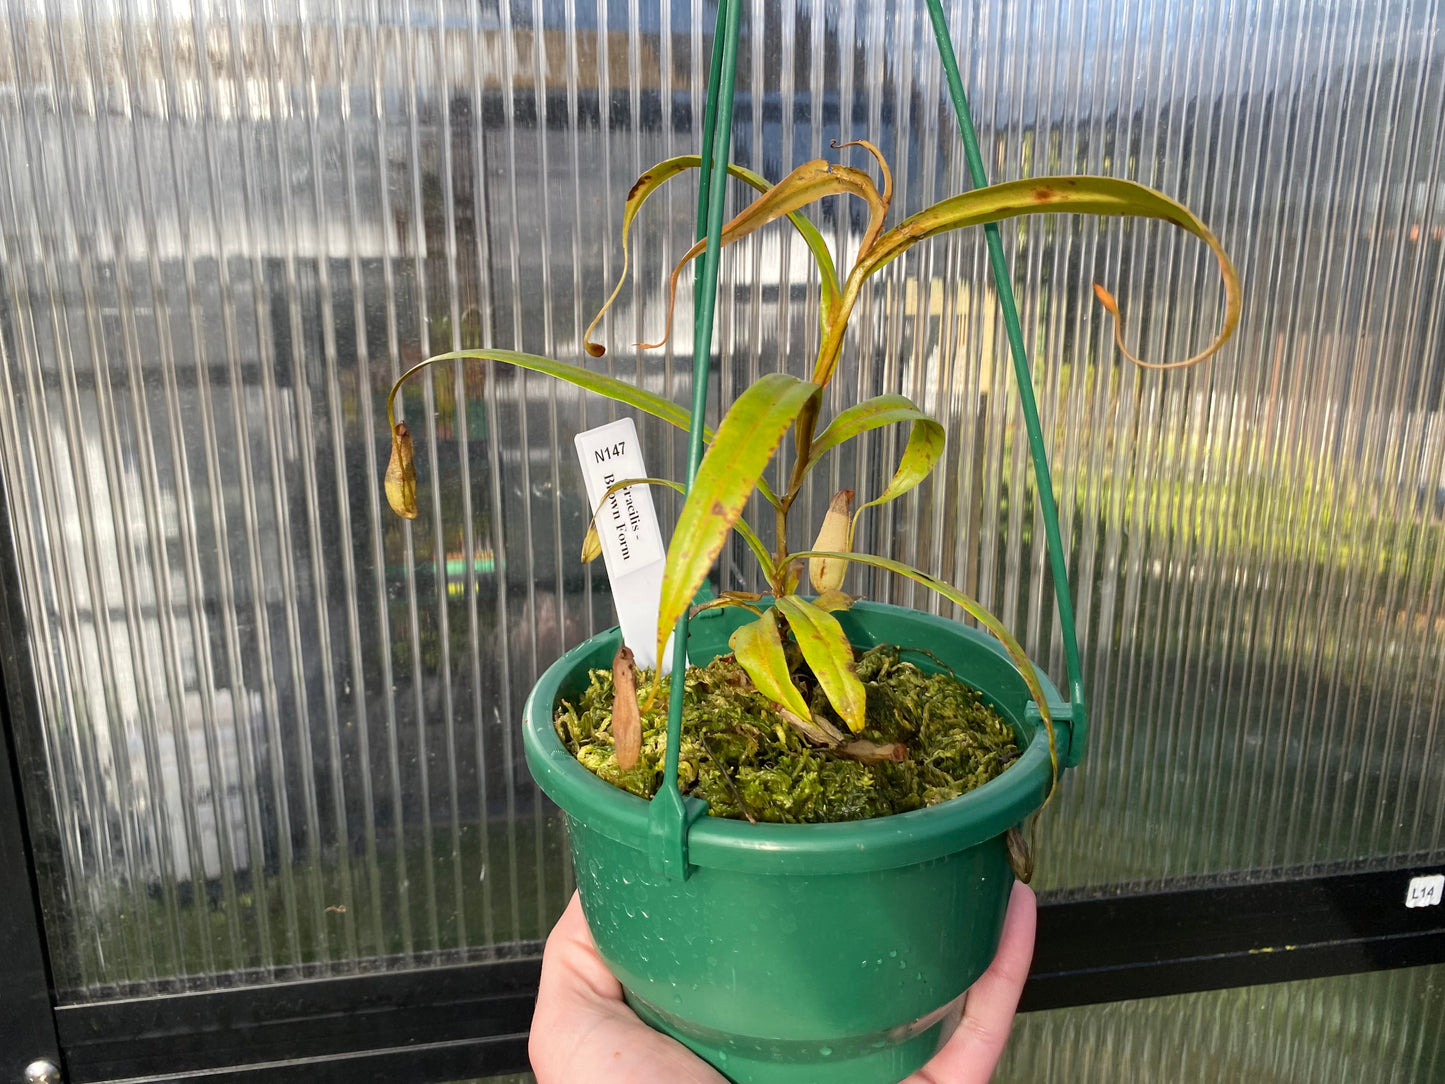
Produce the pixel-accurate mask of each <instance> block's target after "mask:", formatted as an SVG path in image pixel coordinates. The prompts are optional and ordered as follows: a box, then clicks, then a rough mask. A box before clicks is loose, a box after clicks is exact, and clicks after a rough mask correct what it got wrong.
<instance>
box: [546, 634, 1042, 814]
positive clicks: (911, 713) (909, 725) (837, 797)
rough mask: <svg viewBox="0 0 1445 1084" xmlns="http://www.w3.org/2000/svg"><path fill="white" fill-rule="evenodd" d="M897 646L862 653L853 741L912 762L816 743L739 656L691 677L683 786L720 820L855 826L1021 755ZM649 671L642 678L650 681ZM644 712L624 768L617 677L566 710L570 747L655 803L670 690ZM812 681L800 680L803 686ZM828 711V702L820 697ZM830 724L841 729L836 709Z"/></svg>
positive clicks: (1001, 729)
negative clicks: (869, 758)
mask: <svg viewBox="0 0 1445 1084" xmlns="http://www.w3.org/2000/svg"><path fill="white" fill-rule="evenodd" d="M902 656H903V652H901V651H900V649H899V648H897V647H892V646H881V647H875V648H872V649H871V650H869V651H867V652H865V653H863V654H862V655H861V656H859V658H858V664H857V672H858V677H859V679H860V680H861V681H862V682H863V685H864V688H865V689H866V691H867V698H868V707H867V722H866V725H865V727H864V729H863V731H862V732H861V733H860V734H857V735H852V736H851V737H850V741H865V742H871V743H874V744H875V745H877V746H894V745H901V746H902V747H903V759H902V760H892V759H884V760H882V761H880V762H871V763H870V762H865V761H863V760H859V759H855V758H854V757H850V756H846V755H843V754H842V753H840V752H838V751H837V750H834V749H829V748H820V747H815V746H813V745H811V744H809V743H808V742H807V741H805V740H804V739H803V737H802V736H801V735H800V734H799V732H798V730H797V729H796V728H795V727H794V726H790V725H789V724H788V722H787V721H786V720H785V719H784V718H783V716H782V715H781V714H780V713H779V712H778V710H777V707H776V705H775V704H774V703H773V702H772V701H770V700H769V699H768V698H767V697H766V696H764V695H763V694H761V693H759V692H758V691H757V689H756V688H755V687H754V686H753V683H752V682H751V681H750V680H749V679H748V676H747V674H746V673H744V671H743V670H742V668H741V667H740V666H739V665H738V663H737V660H736V658H734V657H733V656H732V655H724V656H722V657H721V658H718V659H716V660H714V661H713V662H712V663H710V664H709V665H707V666H705V667H694V668H691V669H689V670H688V672H687V675H686V677H685V678H684V682H685V690H684V702H683V718H682V747H681V750H680V761H679V765H678V789H679V790H681V791H682V792H683V793H684V794H687V795H692V796H694V797H697V798H705V799H707V802H708V810H709V812H710V813H711V814H712V815H713V816H716V817H732V818H735V819H740V820H741V819H749V820H759V821H777V822H783V823H816V822H823V821H850V820H860V819H862V818H865V817H882V816H887V815H889V814H893V813H904V812H907V811H908V810H910V809H920V808H922V807H923V806H927V805H934V804H935V803H938V802H942V801H946V800H947V799H949V798H954V797H957V796H958V795H960V794H963V793H966V792H967V791H970V790H973V789H974V788H975V787H979V786H982V785H983V784H984V783H986V782H988V781H989V780H990V779H992V778H993V777H994V776H996V775H998V774H999V773H1000V772H1001V771H1003V770H1004V768H1006V767H1007V766H1008V765H1009V763H1010V762H1011V761H1013V760H1014V759H1015V758H1016V757H1017V756H1018V747H1017V746H1016V745H1015V744H1014V734H1013V729H1012V728H1011V727H1010V726H1009V724H1008V723H1007V722H1006V721H1005V720H1004V719H1003V718H1002V717H1001V716H1000V715H999V714H998V712H996V711H994V710H993V708H991V707H990V706H989V705H988V704H986V703H984V701H983V699H982V697H980V695H979V694H978V692H977V691H975V690H974V689H971V688H969V687H968V686H966V685H964V684H962V683H961V682H959V681H958V680H957V679H956V678H954V677H952V676H950V675H948V674H930V673H926V672H924V671H923V670H921V669H919V667H917V666H915V665H914V664H913V663H911V662H908V661H906V660H905V659H904V658H903V657H902ZM653 680H654V678H653V677H652V675H651V674H646V675H643V676H642V684H643V685H644V686H645V685H648V684H650V683H651V682H652V681H653ZM661 680H662V683H663V688H662V689H661V690H660V694H659V695H658V696H657V697H656V698H655V701H654V702H655V703H656V705H657V706H656V708H654V709H653V710H652V711H650V712H648V713H647V714H645V715H644V716H643V718H642V748H641V753H640V756H639V758H638V760H637V763H636V764H635V765H634V766H633V767H631V768H629V769H626V770H624V769H623V768H621V767H619V766H618V763H617V758H616V756H615V754H614V750H613V743H612V701H613V684H612V673H611V672H610V671H606V670H594V671H592V674H591V684H590V685H589V686H588V688H587V689H586V691H584V692H583V694H582V695H581V697H579V698H578V700H577V702H576V703H575V704H573V703H563V704H562V706H561V707H559V708H558V710H557V714H556V718H555V725H556V728H557V734H558V736H559V737H560V738H561V739H562V742H563V744H564V745H566V746H567V748H568V749H569V750H570V751H571V752H572V753H573V754H574V755H575V756H576V757H577V759H578V761H580V762H581V763H582V765H583V766H584V767H586V768H587V769H588V770H589V771H591V772H593V773H594V774H596V775H597V776H598V777H599V778H601V779H603V780H605V781H606V782H609V783H612V784H613V785H615V786H618V787H621V788H622V789H623V790H627V791H630V792H631V793H633V794H636V795H638V796H640V797H643V798H651V797H652V796H653V794H655V793H656V791H657V788H658V787H659V786H661V784H662V774H663V771H662V767H663V752H664V746H665V744H666V740H667V711H666V704H667V696H666V693H667V691H668V689H667V687H668V684H669V682H670V679H669V678H662V679H661ZM806 683H807V682H806V677H805V678H804V680H803V682H802V683H801V684H803V685H804V687H806ZM811 699H812V700H813V703H814V705H815V711H817V712H818V714H821V715H824V716H825V717H826V715H827V714H828V708H827V700H826V697H823V696H821V694H819V695H817V696H814V697H812V698H811ZM832 721H833V722H834V723H836V724H839V725H841V720H839V719H837V717H836V715H835V716H833V719H832Z"/></svg>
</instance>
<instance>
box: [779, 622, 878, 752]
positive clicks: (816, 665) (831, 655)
mask: <svg viewBox="0 0 1445 1084" xmlns="http://www.w3.org/2000/svg"><path fill="white" fill-rule="evenodd" d="M775 606H776V608H777V610H778V612H779V613H781V614H782V615H783V617H785V618H786V619H787V621H788V628H790V629H792V631H793V638H794V639H795V640H797V641H798V649H799V650H800V651H802V653H803V658H804V659H805V660H806V661H807V663H808V667H809V668H810V669H811V670H812V671H813V676H814V677H816V678H817V679H818V684H819V685H820V686H822V689H823V694H824V695H825V696H827V698H828V703H830V704H832V705H833V710H834V711H836V712H837V713H838V714H839V715H840V716H841V717H842V719H843V721H844V722H845V723H847V724H848V729H849V730H851V731H852V732H853V733H854V734H857V733H858V732H859V731H860V730H862V729H863V724H864V722H865V721H866V718H865V717H866V715H867V709H868V693H867V691H866V690H865V689H864V688H863V683H862V682H861V681H859V680H858V675H857V674H856V673H854V671H853V645H852V644H850V643H849V642H848V637H847V636H846V635H845V634H844V632H843V626H842V625H840V624H838V619H837V618H836V617H834V616H833V615H832V614H830V613H828V612H827V611H826V610H820V609H818V607H816V606H814V605H813V604H812V603H811V602H809V601H808V600H807V599H803V598H799V597H798V596H797V595H784V596H783V597H781V598H779V599H778V601H777V602H776V603H775Z"/></svg>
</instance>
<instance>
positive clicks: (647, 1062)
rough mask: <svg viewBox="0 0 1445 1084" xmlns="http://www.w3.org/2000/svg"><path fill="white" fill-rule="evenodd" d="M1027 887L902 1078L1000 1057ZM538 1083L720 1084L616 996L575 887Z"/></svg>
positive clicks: (1026, 938) (549, 982)
mask: <svg viewBox="0 0 1445 1084" xmlns="http://www.w3.org/2000/svg"><path fill="white" fill-rule="evenodd" d="M1034 920H1035V902H1034V894H1033V892H1032V891H1031V890H1030V889H1029V888H1028V887H1027V886H1026V885H1023V884H1019V883H1017V882H1015V884H1014V887H1013V895H1012V896H1011V897H1010V899H1009V905H1008V914H1007V916H1006V917H1005V918H1004V926H1003V939H1002V941H1001V942H1000V944H999V948H998V955H996V956H995V957H994V959H993V963H991V964H990V965H989V968H988V970H987V971H985V972H984V973H983V974H982V975H980V976H979V979H978V981H977V982H975V983H974V984H973V985H972V986H971V987H969V991H968V997H967V999H966V1000H965V1002H964V1009H963V1019H962V1020H961V1021H960V1022H959V1025H958V1029H957V1030H956V1031H955V1032H954V1033H953V1036H952V1037H951V1038H950V1039H949V1040H948V1042H947V1043H945V1044H944V1047H943V1049H942V1050H940V1051H939V1052H938V1053H937V1054H936V1055H935V1056H934V1058H933V1060H932V1061H930V1062H929V1063H928V1064H927V1065H925V1066H924V1067H923V1068H922V1069H920V1070H918V1072H916V1073H914V1074H913V1075H912V1076H910V1077H909V1078H908V1079H907V1080H905V1081H903V1082H902V1084H986V1082H987V1081H988V1079H989V1078H990V1077H991V1076H992V1075H993V1070H994V1066H995V1065H997V1064H998V1059H999V1057H1000V1055H1002V1054H1003V1048H1004V1043H1005V1042H1006V1041H1007V1040H1008V1034H1009V1028H1010V1027H1011V1026H1012V1024H1013V1018H1014V1012H1015V1010H1016V1009H1017V1008H1018V1001H1019V993H1020V991H1021V990H1022V989H1023V985H1024V979H1025V978H1027V977H1028V972H1029V962H1030V961H1031V960H1032V959H1033V954H1034ZM528 1053H529V1054H530V1056H531V1059H532V1071H533V1072H534V1073H536V1075H537V1084H727V1081H726V1079H725V1078H724V1077H722V1076H720V1075H719V1074H718V1072H717V1071H716V1070H715V1069H713V1068H712V1066H710V1065H708V1064H707V1063H706V1062H704V1061H703V1060H702V1059H700V1058H698V1057H697V1056H696V1055H695V1054H693V1053H692V1051H690V1050H688V1049H687V1047H685V1046H683V1045H682V1044H681V1043H680V1042H678V1041H677V1040H676V1039H672V1038H669V1037H668V1036H666V1035H663V1034H662V1033H661V1032H658V1031H653V1030H652V1028H650V1027H648V1026H647V1025H646V1024H644V1023H643V1022H642V1021H641V1020H639V1019H638V1018H637V1015H636V1014H635V1013H634V1012H633V1011H632V1010H631V1009H629V1008H628V1007H627V1003H626V1002H624V1001H623V1000H622V985H621V984H620V983H619V982H618V981H617V979H616V978H614V977H613V974H612V972H610V971H608V970H607V965H606V964H604V963H603V962H602V958H601V957H600V956H598V955H597V947H596V945H594V944H593V942H592V934H591V933H590V932H589V931H588V929H587V920H586V919H584V918H583V917H582V904H581V902H580V901H579V900H578V898H577V896H576V895H575V894H574V895H573V897H572V902H571V903H569V904H568V905H567V910H566V911H565V912H563V914H562V917H561V918H560V919H559V920H558V922H557V925H556V927H555V928H553V930H552V935H551V936H550V937H548V938H547V949H546V952H545V953H544V954H543V956H542V981H541V986H540V988H539V989H538V991H537V1011H536V1014H535V1015H534V1016H533V1017H532V1034H531V1040H530V1042H529V1046H528Z"/></svg>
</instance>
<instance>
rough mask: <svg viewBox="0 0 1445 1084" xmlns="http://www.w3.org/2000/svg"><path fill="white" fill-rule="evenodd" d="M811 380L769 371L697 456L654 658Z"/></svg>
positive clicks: (811, 392)
mask: <svg viewBox="0 0 1445 1084" xmlns="http://www.w3.org/2000/svg"><path fill="white" fill-rule="evenodd" d="M817 393H818V388H817V385H815V384H810V383H809V382H808V381H806V380H799V379H798V378H797V377H795V376H789V375H788V374H787V373H768V374H766V375H765V376H762V377H760V378H759V379H758V380H756V381H755V382H754V383H752V384H751V385H749V386H748V387H747V388H746V389H744V391H743V392H742V393H741V394H740V395H739V396H738V397H737V400H736V401H735V402H734V403H733V405H732V407H731V409H729V410H728V412H727V414H726V415H725V416H724V417H723V420H722V423H721V424H720V425H719V426H718V430H717V436H716V437H714V438H713V443H712V446H711V447H710V448H709V449H708V450H707V454H706V455H705V456H703V458H702V463H701V465H700V466H699V467H698V472H697V477H696V478H695V479H694V480H693V484H692V487H691V489H690V490H689V491H688V495H687V501H686V502H685V503H684V504H683V506H682V511H681V512H680V513H679V514H678V518H677V528H676V529H675V530H674V531H673V532H672V540H671V541H670V542H669V543H668V546H667V564H666V565H665V567H664V570H663V576H662V600H661V607H660V610H659V613H658V635H657V657H658V658H661V657H662V650H663V646H664V645H665V644H666V642H667V637H668V635H669V634H670V633H671V632H672V627H673V625H675V624H676V623H677V619H678V618H679V617H681V616H682V614H683V611H684V610H686V609H687V607H688V606H689V605H690V604H691V602H692V598H693V596H694V595H696V594H697V589H698V588H699V587H701V586H702V581H703V580H705V579H706V578H707V574H708V572H709V571H710V570H711V569H712V566H713V562H714V561H716V560H717V555H718V553H719V552H720V551H721V550H722V547H723V542H724V541H726V539H727V536H728V532H729V531H731V530H732V529H733V528H734V526H735V525H736V524H737V523H738V520H739V518H740V517H741V516H742V511H743V506H744V505H745V504H747V501H748V497H749V496H751V495H752V492H753V490H754V488H755V487H756V485H757V482H758V479H759V478H761V477H762V474H763V471H764V470H765V469H767V465H768V463H769V462H770V461H771V460H772V458H773V455H774V453H775V452H776V451H777V449H778V445H779V443H780V442H781V441H782V439H783V434H784V433H786V432H787V431H788V426H790V425H791V424H792V423H793V419H794V418H796V417H797V416H798V412H799V411H800V410H802V409H803V405H804V404H805V403H807V402H808V401H809V400H810V399H812V398H813V396H815V395H816V394H817Z"/></svg>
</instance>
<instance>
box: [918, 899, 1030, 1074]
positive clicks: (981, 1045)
mask: <svg viewBox="0 0 1445 1084" xmlns="http://www.w3.org/2000/svg"><path fill="white" fill-rule="evenodd" d="M1036 919H1037V904H1036V901H1035V899H1034V893H1033V890H1032V889H1030V888H1029V887H1028V886H1027V885H1025V884H1022V883H1021V882H1018V881H1015V882H1014V886H1013V894H1012V895H1011V896H1010V897H1009V905H1008V912H1007V914H1006V915H1005V916H1004V922H1003V937H1002V938H1001V940H1000V941H999V946H998V954H997V955H996V956H994V958H993V963H991V964H989V966H988V970H987V971H985V972H984V973H983V974H982V975H980V976H979V978H978V981H977V982H975V983H974V984H973V985H972V986H971V987H969V990H968V995H967V998H966V999H965V1001H964V1007H963V1019H962V1020H960V1021H959V1024H958V1030H957V1031H955V1032H954V1033H953V1037H952V1038H950V1039H949V1040H948V1042H947V1043H946V1044H944V1047H943V1049H942V1050H940V1051H939V1052H938V1055H937V1056H936V1057H935V1058H934V1059H933V1060H932V1061H930V1062H929V1063H928V1064H927V1065H925V1066H924V1067H923V1068H922V1069H920V1070H919V1071H918V1073H917V1074H915V1075H914V1076H912V1077H910V1078H909V1079H908V1081H907V1082H906V1084H987V1082H988V1079H989V1078H990V1077H991V1076H993V1070H994V1066H996V1065H997V1064H998V1059H999V1057H1000V1056H1001V1055H1002V1054H1003V1049H1004V1044H1005V1043H1007V1042H1008V1035H1009V1029H1010V1028H1011V1027H1012V1026H1013V1018H1014V1013H1015V1012H1016V1011H1017V1010H1018V1004H1019V994H1020V993H1021V992H1022V991H1023V988H1024V980H1025V979H1027V978H1028V975H1029V964H1030V962H1031V961H1032V960H1033V955H1034V930H1035V925H1036Z"/></svg>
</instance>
